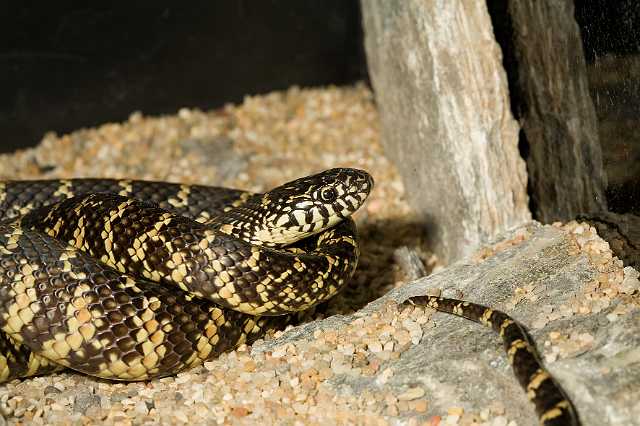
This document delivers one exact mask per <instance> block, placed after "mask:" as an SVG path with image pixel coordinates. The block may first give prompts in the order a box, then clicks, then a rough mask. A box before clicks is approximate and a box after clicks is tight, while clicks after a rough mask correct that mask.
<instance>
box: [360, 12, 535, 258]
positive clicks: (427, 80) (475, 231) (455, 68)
mask: <svg viewBox="0 0 640 426" xmlns="http://www.w3.org/2000/svg"><path fill="white" fill-rule="evenodd" d="M362 9H363V11H362V12H363V22H364V30H365V46H366V51H367V60H368V64H369V71H370V75H371V80H372V83H373V86H374V89H375V96H376V101H377V105H378V108H379V111H380V116H381V123H382V141H383V145H384V147H385V151H386V152H387V154H388V155H389V156H390V158H391V159H392V160H393V161H394V162H395V163H396V165H397V166H398V168H399V170H400V173H401V175H402V177H403V180H404V183H405V186H406V188H407V195H408V198H409V201H410V203H411V204H412V205H413V207H414V208H415V210H416V211H417V213H418V215H419V216H418V220H419V221H421V222H423V223H424V224H425V225H426V226H427V229H428V231H429V232H428V238H430V239H431V241H430V242H431V243H432V244H433V245H434V248H435V250H436V252H437V253H438V254H439V255H442V257H443V258H444V260H446V261H450V260H455V259H458V258H461V257H462V256H464V255H466V254H468V253H470V252H471V251H472V250H473V248H474V247H476V246H477V245H478V244H479V243H480V242H481V241H486V240H487V239H488V238H490V237H493V236H495V235H496V234H497V233H499V232H501V231H503V230H505V229H508V228H511V227H513V226H515V225H518V224H521V223H523V222H524V221H526V220H528V219H529V218H530V214H529V210H528V205H527V203H528V198H527V195H526V180H527V178H526V172H525V165H524V162H523V160H522V159H521V158H520V155H519V153H518V147H517V145H518V130H519V128H518V125H517V123H516V122H515V120H514V119H513V117H512V115H511V111H510V107H509V98H508V89H507V82H506V77H505V73H504V70H503V68H502V64H501V53H500V49H499V47H498V46H497V44H496V41H495V38H494V35H493V31H492V26H491V20H490V18H489V15H488V12H487V7H486V4H485V3H484V2H471V1H462V0H453V1H428V2H425V1H419V0H406V1H405V0H402V1H398V0H396V1H387V0H371V1H363V2H362Z"/></svg>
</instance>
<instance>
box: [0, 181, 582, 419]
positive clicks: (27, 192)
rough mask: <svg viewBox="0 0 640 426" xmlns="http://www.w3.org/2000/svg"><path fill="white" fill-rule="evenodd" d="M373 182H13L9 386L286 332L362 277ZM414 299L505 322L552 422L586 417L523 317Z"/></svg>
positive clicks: (6, 304)
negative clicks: (358, 216)
mask: <svg viewBox="0 0 640 426" xmlns="http://www.w3.org/2000/svg"><path fill="white" fill-rule="evenodd" d="M372 186H373V180H372V179H371V177H370V176H369V175H368V174H367V173H366V172H363V171H359V170H354V169H332V170H328V171H325V172H323V173H320V174H318V175H313V176H309V177H305V178H301V179H297V180H295V181H293V182H289V183H287V184H285V185H283V186H281V187H278V188H276V189H274V190H272V191H269V192H267V193H265V194H251V193H247V192H243V191H239V190H233V189H227V188H216V187H206V186H198V185H182V184H171V183H166V182H147V181H134V180H114V179H71V180H57V181H53V180H45V181H7V182H0V383H1V382H4V381H7V380H10V379H13V378H18V377H28V376H31V375H35V374H44V373H49V372H53V371H57V370H60V369H61V368H64V367H69V368H72V369H74V370H77V371H80V372H83V373H85V374H89V375H92V376H96V377H103V378H107V379H112V380H144V379H151V378H155V377H162V376H166V375H170V374H175V373H177V372H179V371H181V370H183V369H185V368H188V367H192V366H195V365H198V364H201V363H202V362H203V361H204V360H207V359H210V358H213V357H216V356H217V355H219V354H220V353H222V352H224V351H227V350H231V349H233V348H234V347H236V346H237V345H239V344H241V343H243V342H251V341H253V340H255V339H256V338H259V337H261V336H263V335H264V333H265V332H267V331H269V330H275V329H281V328H283V327H284V326H286V325H287V324H288V323H289V322H291V321H292V319H293V315H292V313H295V312H299V311H303V310H305V309H308V308H309V307H312V306H314V305H315V304H317V303H320V302H321V301H323V300H326V299H328V298H330V297H331V296H333V295H334V294H335V293H337V292H338V291H340V289H341V288H342V287H343V286H344V284H345V283H346V281H347V280H348V279H349V278H350V277H351V275H352V274H353V272H354V270H355V267H356V264H357V260H358V256H359V252H358V244H357V239H356V231H355V225H354V223H353V221H352V220H351V219H350V218H349V216H350V215H351V214H352V213H353V212H355V211H356V210H357V209H358V208H359V207H360V206H361V205H362V203H363V202H364V200H365V199H366V197H367V195H368V194H369V192H370V190H371V189H372ZM176 286H177V287H179V288H180V289H182V290H185V291H176V290H177V289H176ZM407 303H412V304H416V305H426V306H430V307H432V308H435V309H437V310H439V311H442V312H447V313H451V314H454V315H459V316H462V317H464V318H467V319H470V320H473V321H476V322H480V323H482V324H485V325H487V326H490V327H492V328H493V329H494V330H495V331H497V332H499V333H500V335H501V336H502V337H503V340H504V344H505V348H506V350H507V354H508V356H509V360H510V362H511V364H512V365H513V369H514V373H515V375H516V377H517V378H518V380H519V382H520V383H521V385H522V386H523V387H524V388H525V390H526V392H527V395H528V396H529V398H530V399H531V400H532V401H533V402H534V404H535V405H536V411H537V412H538V414H539V417H540V422H541V424H543V425H545V426H552V425H553V426H558V425H578V424H579V421H578V419H577V415H576V413H575V410H574V408H573V406H572V404H571V402H570V401H569V399H568V398H567V397H566V395H565V394H564V392H563V391H562V389H561V388H560V386H559V385H558V384H557V383H556V382H555V381H554V380H553V378H552V377H551V376H550V375H549V373H548V372H547V371H546V370H545V369H544V367H543V366H542V363H541V362H540V360H539V358H538V356H537V355H536V351H535V347H534V344H533V343H532V341H531V339H530V338H529V336H528V335H527V333H526V331H525V330H524V329H523V328H522V327H521V326H520V325H519V324H518V323H517V322H515V321H514V320H513V319H511V318H510V317H509V316H507V315H506V314H504V313H502V312H500V311H494V310H491V309H489V308H486V307H483V306H480V305H476V304H473V303H469V302H465V301H460V300H454V299H445V298H440V297H432V296H418V297H413V298H410V299H409V300H408V301H407Z"/></svg>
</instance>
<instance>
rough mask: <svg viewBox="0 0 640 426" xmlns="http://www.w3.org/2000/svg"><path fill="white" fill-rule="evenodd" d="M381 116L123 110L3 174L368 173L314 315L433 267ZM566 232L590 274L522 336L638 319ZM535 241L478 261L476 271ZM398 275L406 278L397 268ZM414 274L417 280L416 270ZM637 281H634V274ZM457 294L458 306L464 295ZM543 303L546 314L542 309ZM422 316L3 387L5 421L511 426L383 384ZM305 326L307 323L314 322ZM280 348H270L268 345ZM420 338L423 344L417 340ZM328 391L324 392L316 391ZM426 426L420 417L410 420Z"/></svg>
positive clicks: (625, 293) (581, 337)
mask: <svg viewBox="0 0 640 426" xmlns="http://www.w3.org/2000/svg"><path fill="white" fill-rule="evenodd" d="M378 139H379V129H378V116H377V112H376V109H375V106H374V102H373V98H372V94H371V92H370V91H369V90H368V89H367V88H366V87H365V86H364V85H358V86H355V87H345V88H335V87H330V88H326V89H313V90H301V89H297V88H292V89H290V90H288V91H287V92H277V93H272V94H268V95H265V96H255V97H248V98H246V99H245V101H244V103H243V104H242V105H239V106H234V105H229V106H227V107H225V108H223V109H221V110H217V111H211V112H202V111H197V110H187V109H183V110H180V111H179V112H178V114H176V115H174V116H166V117H144V116H142V114H140V113H134V114H132V115H131V117H130V118H129V120H128V121H127V122H125V123H122V124H106V125H104V126H101V127H99V128H97V129H86V130H79V131H77V132H74V133H72V134H70V135H64V136H56V135H53V134H50V135H46V136H45V138H44V140H43V142H42V143H41V145H40V146H38V147H37V148H35V149H30V150H26V151H22V152H18V153H15V154H12V155H0V164H2V169H1V170H0V179H27V178H64V177H83V176H84V177H90V176H95V177H126V178H139V179H154V180H167V181H179V182H185V183H199V184H207V185H222V186H229V187H236V188H242V189H247V190H252V191H263V190H268V189H269V188H271V187H274V186H277V185H279V184H281V183H283V182H285V181H287V180H290V179H293V178H296V177H299V176H303V175H308V174H311V173H314V172H317V171H319V170H322V169H326V168H330V167H337V166H351V167H358V168H362V169H366V170H368V171H369V172H370V173H371V174H372V175H373V176H374V178H375V180H376V186H375V189H374V191H373V193H372V194H371V196H370V198H369V200H368V202H367V203H366V205H365V206H364V208H362V209H361V211H359V212H358V213H357V214H356V216H355V219H356V222H357V224H358V227H359V231H360V237H361V251H362V257H361V260H360V265H359V268H358V270H357V272H356V275H355V277H354V279H353V280H352V282H351V283H350V285H349V286H348V288H346V289H345V291H343V292H342V293H341V294H340V295H338V296H337V297H335V298H334V299H333V300H331V301H330V302H329V303H328V304H327V305H326V306H324V307H323V308H322V309H320V310H319V312H317V313H316V314H315V317H316V318H318V317H326V316H329V315H333V314H343V315H345V314H350V313H353V312H355V311H357V310H358V309H360V308H361V307H363V306H365V305H366V304H367V303H368V302H371V301H373V300H375V299H377V298H379V297H380V296H381V295H383V294H384V293H386V292H388V291H389V290H391V289H392V288H394V287H397V286H399V285H402V283H404V282H406V281H407V279H408V278H415V277H416V276H415V275H416V274H417V275H420V274H421V273H422V272H421V271H422V269H421V268H422V265H420V262H419V261H418V260H417V259H419V260H420V261H421V262H422V264H423V265H424V266H425V267H426V272H427V273H430V272H432V271H433V270H434V269H438V268H440V267H441V266H440V265H439V262H438V259H437V258H436V257H435V256H433V255H432V254H431V253H429V251H428V250H427V248H426V247H425V246H424V243H423V239H422V236H421V234H420V232H418V230H417V229H416V227H415V225H414V221H413V220H412V218H411V213H410V209H409V207H408V204H407V202H406V200H405V194H404V188H403V185H402V183H401V181H400V179H399V176H398V173H397V170H396V169H395V168H394V167H393V166H392V165H391V164H390V163H389V161H388V160H387V159H386V158H385V157H384V155H383V152H382V148H381V146H380V144H379V140H378ZM555 226H557V227H559V228H562V230H563V231H564V232H566V233H567V238H568V239H569V240H570V241H571V244H572V245H571V247H572V249H574V250H575V253H576V254H580V255H585V256H586V259H587V260H588V261H589V262H590V264H592V265H596V266H597V268H598V271H599V272H600V275H599V276H598V278H597V280H595V281H594V282H591V283H589V284H588V285H586V286H585V288H584V289H583V292H582V294H579V295H576V297H573V298H571V300H570V301H569V302H568V303H566V304H565V305H563V306H562V307H561V308H560V309H551V308H548V307H545V306H541V311H540V315H539V316H538V318H539V319H538V320H537V322H536V323H534V324H530V327H531V329H533V330H535V329H540V328H541V327H544V326H545V325H546V324H548V323H549V322H551V321H554V320H557V319H558V318H569V317H574V316H580V315H588V314H589V313H592V312H599V311H601V310H603V309H606V308H607V307H609V306H614V305H613V303H614V301H615V303H617V304H616V305H615V309H613V310H612V312H611V313H610V314H608V315H607V320H608V321H611V322H613V321H616V317H617V316H619V315H625V314H626V313H628V312H629V311H630V310H632V309H637V307H638V305H640V302H639V300H638V297H637V295H638V288H637V287H638V284H640V283H639V282H638V280H637V275H638V274H637V273H636V272H635V271H634V270H633V269H631V268H628V269H624V270H623V265H622V262H620V261H619V260H618V259H616V258H614V257H612V256H611V251H610V250H609V247H608V245H607V243H606V242H604V241H603V240H601V239H600V238H599V237H598V236H597V234H596V233H595V231H594V229H593V228H590V227H589V226H587V225H584V224H579V223H576V222H572V223H569V224H567V225H562V224H556V225H555ZM529 237H530V236H529V235H528V234H527V231H526V230H523V231H522V232H516V233H515V234H514V236H513V238H512V239H508V240H505V241H501V242H500V243H497V244H494V245H492V246H489V247H486V248H485V249H483V250H480V251H478V253H477V255H476V257H475V258H474V259H473V261H475V262H476V263H481V262H483V261H485V260H486V259H487V258H490V257H492V256H494V255H495V254H496V253H499V252H500V251H502V250H505V249H508V248H509V247H510V246H512V245H518V244H520V243H521V242H522V241H524V240H526V239H527V238H529ZM403 269H404V270H406V271H404V270H403ZM416 271H418V272H416ZM634 274H635V275H634ZM460 296H464V295H460ZM537 298H538V289H537V288H536V287H535V286H533V285H529V284H527V283H523V285H522V288H518V289H516V291H515V292H514V294H513V296H512V298H511V299H510V300H508V301H507V302H506V303H505V305H503V306H502V308H505V309H507V310H509V311H511V310H517V305H518V303H519V302H521V301H523V300H525V299H527V300H528V301H535V300H537ZM547 308H548V309H547ZM432 314H433V312H432V311H430V310H428V309H422V308H407V309H400V308H399V307H398V306H397V305H396V304H394V303H389V304H388V305H385V306H384V309H382V310H381V311H379V312H376V313H374V314H373V315H366V316H365V315H360V313H358V314H357V316H356V318H355V319H354V320H351V319H349V320H348V321H347V320H346V319H343V320H341V319H340V318H342V317H334V318H337V320H336V321H338V322H340V321H343V323H344V324H343V326H342V327H341V329H340V330H339V331H336V330H331V329H328V330H327V329H320V328H318V329H317V330H316V331H315V332H314V334H313V339H306V340H304V339H303V341H300V342H292V341H288V342H287V340H286V339H283V341H284V342H285V343H282V344H279V345H277V346H276V347H275V349H272V350H271V349H270V350H262V349H260V348H264V347H265V346H268V343H269V342H270V341H273V338H274V337H280V336H282V334H283V333H276V335H275V336H267V337H266V338H265V340H266V344H265V342H258V343H256V344H255V345H254V346H253V348H250V347H247V346H242V347H240V348H238V349H237V350H236V351H233V352H230V353H228V354H223V355H222V356H220V357H219V358H218V359H215V360H212V361H209V362H206V363H205V364H204V365H203V366H202V367H198V368H195V369H192V370H189V371H185V372H183V373H180V374H178V375H177V376H175V377H167V378H164V379H160V380H155V381H151V382H143V383H113V382H107V381H103V380H96V379H93V378H89V377H85V376H82V375H79V374H75V373H66V372H65V373H61V374H55V375H50V376H46V377H38V378H33V379H28V380H22V381H20V380H15V381H13V382H10V383H8V384H5V385H2V386H0V412H1V413H2V414H4V415H5V416H7V418H8V420H2V418H1V417H0V426H1V424H2V423H3V422H4V423H9V424H25V425H26V424H52V425H66V424H73V425H75V424H82V425H86V424H114V425H138V424H166V425H172V424H284V425H303V424H318V425H320V424H368V425H378V424H380V425H383V424H389V422H390V421H389V419H392V418H396V419H397V418H403V419H405V420H406V422H405V423H406V424H408V425H419V424H424V425H432V426H436V425H454V424H459V425H469V426H471V425H491V426H499V425H501V426H507V425H508V426H515V425H516V423H515V422H514V421H513V420H511V419H510V418H509V415H508V407H507V408H505V405H504V404H507V403H508V402H499V401H496V402H495V403H493V404H491V405H489V406H487V407H484V408H483V409H482V410H479V411H478V412H474V413H470V412H465V410H464V409H463V408H462V407H458V406H452V407H449V409H448V410H447V412H446V414H444V413H440V414H441V415H434V414H432V413H430V409H431V404H432V402H430V395H429V394H427V393H425V390H424V388H422V387H420V386H415V387H408V388H406V389H403V390H402V391H401V392H395V391H394V389H392V388H390V387H387V386H384V385H385V383H386V382H387V381H390V380H393V376H394V374H398V372H394V371H393V369H392V368H388V367H386V364H387V362H388V361H389V360H393V359H394V358H398V357H400V356H402V355H401V354H402V353H403V352H404V351H406V350H407V349H408V348H410V347H412V346H413V345H418V344H421V343H420V342H421V338H422V336H423V332H425V331H424V330H427V329H428V328H429V327H435V323H434V322H433V321H432V320H431V316H432ZM314 325H315V324H314ZM275 343H277V342H275ZM423 343H424V342H423ZM592 346H593V336H592V335H590V334H588V333H572V332H569V331H567V332H564V331H563V330H561V331H559V332H557V333H555V334H553V333H551V334H550V335H549V339H548V340H546V341H544V342H539V347H541V348H543V349H544V353H543V355H544V357H545V359H546V361H547V362H553V361H555V360H556V359H562V358H565V357H568V356H574V355H575V354H577V353H580V352H581V351H585V350H588V349H589V348H590V347H592ZM344 377H348V378H349V379H350V380H352V381H353V380H355V381H357V380H363V381H366V380H374V381H375V382H376V383H378V384H379V385H381V386H380V389H381V391H380V392H368V391H367V392H362V393H360V394H357V395H356V394H354V393H353V392H348V391H346V390H345V391H344V392H341V391H340V389H341V388H340V380H342V379H341V378H344ZM328 382H332V386H327V385H326V384H327V383H328ZM418 418H421V419H427V420H426V421H424V420H422V422H420V421H418V420H417V419H418Z"/></svg>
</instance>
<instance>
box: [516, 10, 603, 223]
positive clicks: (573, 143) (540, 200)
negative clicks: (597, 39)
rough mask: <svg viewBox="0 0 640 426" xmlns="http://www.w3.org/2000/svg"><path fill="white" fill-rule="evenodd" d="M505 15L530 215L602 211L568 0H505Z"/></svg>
mask: <svg viewBox="0 0 640 426" xmlns="http://www.w3.org/2000/svg"><path fill="white" fill-rule="evenodd" d="M509 14H510V16H511V21H512V23H513V43H514V52H513V53H514V54H515V58H516V61H517V73H518V87H517V88H514V90H517V92H518V93H519V96H520V98H521V102H522V105H520V106H519V110H521V111H522V116H521V117H520V123H521V124H522V129H523V132H524V135H525V136H526V141H527V143H528V145H529V158H528V159H527V166H528V167H527V169H528V170H529V179H530V184H531V196H532V199H533V201H534V205H535V213H536V216H537V219H538V220H541V221H542V222H545V223H550V222H553V221H555V220H560V221H566V220H571V219H573V218H575V217H576V215H578V214H580V213H591V212H597V211H605V210H606V207H607V204H606V199H605V196H604V190H605V188H606V185H607V179H606V175H605V173H604V169H603V165H602V151H601V147H600V140H599V137H598V120H597V117H596V113H595V109H594V106H593V102H592V99H591V95H590V93H589V81H588V78H587V70H586V64H585V59H584V54H583V47H582V40H581V38H580V29H579V28H578V24H577V23H576V21H575V19H574V8H573V1H567V0H553V1H544V2H540V1H535V0H523V1H516V2H509ZM513 71H515V70H513Z"/></svg>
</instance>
